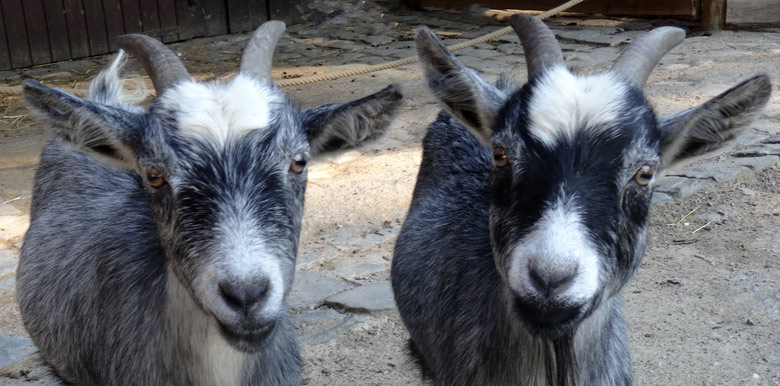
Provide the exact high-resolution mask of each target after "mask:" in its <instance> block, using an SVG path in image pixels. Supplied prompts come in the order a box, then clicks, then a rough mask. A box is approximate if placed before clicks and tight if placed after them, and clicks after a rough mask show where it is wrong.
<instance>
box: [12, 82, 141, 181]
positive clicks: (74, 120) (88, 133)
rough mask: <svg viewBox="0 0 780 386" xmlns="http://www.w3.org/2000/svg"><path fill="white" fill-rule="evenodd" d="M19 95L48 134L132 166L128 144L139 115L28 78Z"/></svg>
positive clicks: (134, 131)
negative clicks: (83, 98)
mask: <svg viewBox="0 0 780 386" xmlns="http://www.w3.org/2000/svg"><path fill="white" fill-rule="evenodd" d="M23 95H24V99H25V100H26V101H27V106H28V108H29V109H30V111H31V112H32V113H33V114H34V115H35V116H36V117H37V119H38V121H39V122H41V123H42V124H43V125H44V126H45V127H46V129H47V130H48V131H49V133H50V134H51V135H54V136H55V137H57V138H59V139H60V140H62V141H64V142H65V143H67V144H69V145H71V146H73V147H74V148H76V149H78V150H80V151H83V152H87V153H92V154H94V155H98V156H101V158H104V159H106V158H107V160H108V161H110V162H112V163H114V164H116V165H118V166H121V167H125V168H133V167H134V165H135V162H136V160H135V155H134V152H133V150H132V147H131V144H133V143H134V142H135V138H136V137H135V136H136V135H137V133H138V132H137V130H136V129H137V128H138V127H139V126H140V122H141V119H142V116H141V115H140V114H138V113H133V112H129V111H125V110H122V109H118V108H116V107H111V106H107V105H103V104H100V103H96V102H92V101H89V100H82V99H80V98H77V97H75V96H72V95H70V94H67V93H65V92H62V91H60V90H56V89H51V88H48V87H46V86H44V85H42V84H40V83H38V82H35V81H31V80H28V81H26V82H25V83H24V91H23Z"/></svg>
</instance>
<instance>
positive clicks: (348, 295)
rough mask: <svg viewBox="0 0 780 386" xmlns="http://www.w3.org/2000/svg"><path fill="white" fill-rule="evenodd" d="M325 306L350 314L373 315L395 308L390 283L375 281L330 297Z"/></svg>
mask: <svg viewBox="0 0 780 386" xmlns="http://www.w3.org/2000/svg"><path fill="white" fill-rule="evenodd" d="M325 304H327V305H329V306H331V307H336V308H342V309H344V310H347V311H350V312H358V313H371V312H377V311H385V310H391V309H393V308H395V298H394V296H393V289H392V287H391V285H390V282H389V281H375V282H371V283H367V284H364V285H362V286H360V287H356V288H353V289H351V290H349V291H345V292H342V293H340V294H338V295H334V296H331V297H329V298H328V299H327V300H326V301H325Z"/></svg>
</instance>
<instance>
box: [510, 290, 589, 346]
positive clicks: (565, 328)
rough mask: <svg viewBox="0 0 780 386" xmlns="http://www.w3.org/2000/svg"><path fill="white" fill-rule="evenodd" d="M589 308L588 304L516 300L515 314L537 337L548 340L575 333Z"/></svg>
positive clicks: (518, 298) (516, 298) (517, 298)
mask: <svg viewBox="0 0 780 386" xmlns="http://www.w3.org/2000/svg"><path fill="white" fill-rule="evenodd" d="M589 308H590V307H589V306H588V304H584V305H571V304H561V303H557V302H553V301H548V302H539V301H535V300H531V301H529V300H526V299H523V298H520V297H515V298H514V310H515V314H516V315H517V316H518V317H519V318H520V320H521V321H522V322H523V324H525V325H526V326H527V327H528V328H529V329H530V330H531V332H532V333H534V334H535V335H538V336H540V337H543V338H548V339H558V338H560V337H562V336H564V335H568V334H572V333H574V331H575V330H576V329H577V327H578V326H579V324H580V322H581V321H582V320H583V319H584V318H585V316H586V314H587V312H588V309H589Z"/></svg>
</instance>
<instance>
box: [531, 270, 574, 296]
mask: <svg viewBox="0 0 780 386" xmlns="http://www.w3.org/2000/svg"><path fill="white" fill-rule="evenodd" d="M577 271H578V268H577V266H576V265H568V266H563V267H555V268H551V267H540V266H538V265H530V266H529V267H528V277H529V281H530V282H531V285H532V288H533V289H534V290H535V291H537V293H538V295H539V297H541V298H552V297H555V296H557V295H558V294H560V293H562V292H565V291H566V290H567V289H568V288H569V287H570V286H571V284H572V283H573V282H574V278H575V277H576V275H577Z"/></svg>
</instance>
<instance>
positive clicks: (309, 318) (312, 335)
mask: <svg viewBox="0 0 780 386" xmlns="http://www.w3.org/2000/svg"><path fill="white" fill-rule="evenodd" d="M292 320H293V325H294V326H295V335H296V336H297V337H298V339H299V340H300V342H301V343H302V344H305V345H314V344H320V343H324V342H326V341H328V340H330V339H331V338H332V337H334V336H335V335H336V334H338V333H339V332H340V331H342V330H343V329H344V328H346V327H348V326H350V325H352V324H353V323H354V322H355V316H354V315H349V314H344V313H341V312H338V311H336V310H334V309H332V308H327V307H323V308H318V309H314V310H306V311H303V312H301V313H299V314H294V315H293V316H292Z"/></svg>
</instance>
